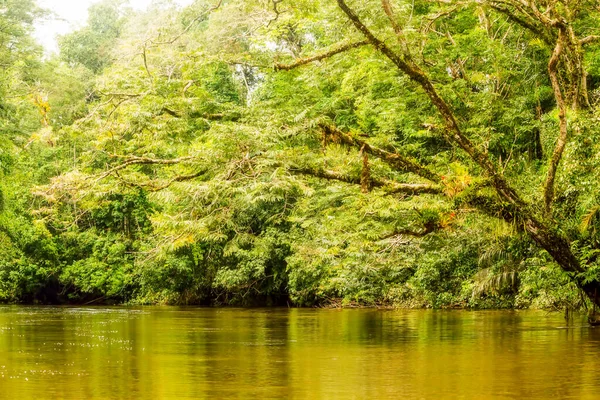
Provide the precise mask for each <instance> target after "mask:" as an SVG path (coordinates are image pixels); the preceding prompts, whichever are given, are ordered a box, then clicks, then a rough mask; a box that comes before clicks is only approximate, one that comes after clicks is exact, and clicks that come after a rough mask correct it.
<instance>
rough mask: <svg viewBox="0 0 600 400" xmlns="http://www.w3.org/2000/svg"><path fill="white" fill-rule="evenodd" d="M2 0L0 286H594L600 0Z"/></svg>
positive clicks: (505, 303) (248, 299)
mask: <svg viewBox="0 0 600 400" xmlns="http://www.w3.org/2000/svg"><path fill="white" fill-rule="evenodd" d="M50 13H51V10H42V9H39V8H38V7H37V6H36V5H35V2H34V1H33V0H0V63H1V67H2V72H1V75H0V177H1V180H0V301H4V302H25V303H33V302H40V303H99V302H104V303H129V304H142V303H143V304H219V305H225V304H238V305H256V304H281V305H285V304H287V305H290V306H292V305H296V306H312V305H346V306H350V305H391V306H402V307H407V306H408V307H541V308H556V309H558V308H564V307H571V308H577V307H582V306H585V305H586V304H587V305H590V304H593V303H594V302H595V303H600V301H599V300H598V296H597V291H598V290H597V289H598V288H600V259H599V255H600V191H599V189H598V188H599V187H600V186H599V185H600V108H599V107H598V104H599V102H600V4H599V3H598V1H597V0H461V1H455V0H410V1H407V0H369V1H358V0H296V1H288V0H220V1H219V0H197V1H196V2H195V3H194V4H192V5H191V6H189V7H186V8H183V9H182V8H178V7H176V6H175V5H173V4H171V3H170V2H168V1H157V2H155V3H154V4H153V5H152V6H151V7H150V9H148V10H147V11H146V12H134V11H133V10H131V9H130V8H129V7H128V6H127V4H126V3H125V2H123V1H120V0H104V1H101V2H99V3H97V4H95V5H94V6H92V7H91V8H90V10H89V18H88V21H87V25H85V27H83V28H81V29H80V30H77V31H75V32H72V33H69V34H67V35H64V36H61V37H60V38H59V47H60V52H59V54H57V55H53V56H51V57H43V54H42V49H41V48H40V46H39V45H37V44H36V43H35V42H34V41H33V39H32V36H31V33H32V29H33V24H34V23H35V21H36V20H39V19H40V18H48V17H49V15H50Z"/></svg>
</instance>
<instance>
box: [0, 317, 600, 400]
mask: <svg viewBox="0 0 600 400" xmlns="http://www.w3.org/2000/svg"><path fill="white" fill-rule="evenodd" d="M187 398H190V399H191V398H198V399H219V398H223V399H268V398H291V399H338V398H339V399H386V398H390V399H399V398H406V399H420V398H424V399H454V398H456V399H460V398H465V399H492V398H493V399H502V398H506V399H525V398H527V399H549V398H556V399H598V398H600V328H590V327H588V326H586V325H585V323H584V318H581V319H579V318H576V319H575V321H573V322H571V324H570V325H569V326H566V323H565V321H564V319H563V317H562V315H560V314H554V313H550V314H549V313H545V312H536V311H431V310H371V309H367V310H317V309H211V308H170V307H164V308H158V307H157V308H105V307H98V308H64V307H0V399H36V400H38V399H103V400H104V399H187Z"/></svg>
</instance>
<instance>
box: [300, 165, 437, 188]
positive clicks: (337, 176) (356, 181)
mask: <svg viewBox="0 0 600 400" xmlns="http://www.w3.org/2000/svg"><path fill="white" fill-rule="evenodd" d="M290 172H292V173H294V174H301V175H308V176H314V177H316V178H320V179H325V180H332V181H338V182H345V183H349V184H352V185H359V186H360V185H361V184H362V181H361V178H360V177H358V176H349V175H344V174H341V173H339V172H336V171H332V170H325V169H319V168H299V167H298V168H290ZM370 184H371V187H380V188H382V189H383V190H385V191H386V192H387V193H388V194H396V193H401V194H407V195H418V194H442V193H443V187H442V186H441V185H430V184H424V183H397V182H394V181H391V180H388V179H378V178H373V177H371V178H370Z"/></svg>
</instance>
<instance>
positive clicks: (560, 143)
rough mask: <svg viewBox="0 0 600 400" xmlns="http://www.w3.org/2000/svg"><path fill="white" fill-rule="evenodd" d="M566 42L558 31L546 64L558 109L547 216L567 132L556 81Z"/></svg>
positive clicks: (547, 189) (547, 185)
mask: <svg viewBox="0 0 600 400" xmlns="http://www.w3.org/2000/svg"><path fill="white" fill-rule="evenodd" d="M565 40H566V36H565V31H564V29H562V28H561V29H560V30H559V35H558V40H557V41H556V47H555V48H554V51H553V52H552V57H550V61H549V62H548V73H549V74H550V82H551V83H552V89H553V90H554V98H555V99H556V107H557V108H558V119H559V135H558V140H557V141H556V146H555V147H554V152H553V153H552V157H551V158H550V165H548V174H547V175H546V182H545V184H544V206H545V210H546V213H547V214H549V213H550V210H551V208H552V201H553V199H554V180H555V178H556V170H557V169H558V164H559V163H560V160H561V158H562V155H563V152H564V150H565V146H566V144H567V139H568V131H567V107H566V106H565V100H564V97H563V94H562V91H561V89H560V82H559V80H558V71H557V65H558V61H559V59H560V56H561V54H562V52H563V48H564V41H565Z"/></svg>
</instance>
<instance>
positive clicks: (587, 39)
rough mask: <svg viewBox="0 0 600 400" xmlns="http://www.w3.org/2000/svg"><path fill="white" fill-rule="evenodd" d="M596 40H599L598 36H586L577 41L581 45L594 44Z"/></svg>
mask: <svg viewBox="0 0 600 400" xmlns="http://www.w3.org/2000/svg"><path fill="white" fill-rule="evenodd" d="M598 40H600V36H599V35H590V36H586V37H584V38H583V39H581V40H579V44H581V45H585V44H590V43H593V42H596V41H598Z"/></svg>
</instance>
